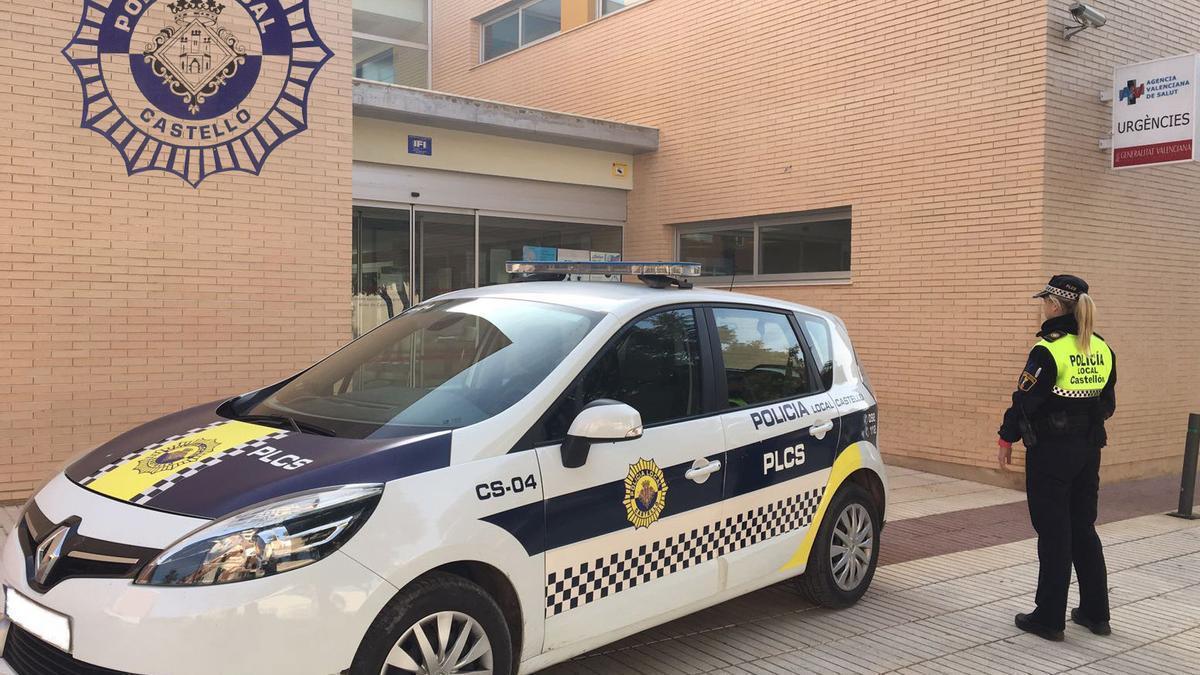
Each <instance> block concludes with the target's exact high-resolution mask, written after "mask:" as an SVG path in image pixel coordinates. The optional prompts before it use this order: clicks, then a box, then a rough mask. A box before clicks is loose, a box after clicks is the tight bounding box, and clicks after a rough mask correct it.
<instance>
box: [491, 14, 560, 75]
mask: <svg viewBox="0 0 1200 675" xmlns="http://www.w3.org/2000/svg"><path fill="white" fill-rule="evenodd" d="M539 2H542V0H524V1H523V2H519V3H517V4H515V5H513V6H512V8H511V9H509V10H508V11H505V12H504V13H502V14H497V15H495V16H489V17H487V19H486V20H481V19H479V18H476V19H475V22H476V23H477V24H479V63H488V62H489V61H495V60H496V59H499V58H503V57H505V56H508V55H509V54H513V53H515V52H519V51H521V50H522V49H525V48H526V47H532V46H533V45H536V44H538V43H540V42H545V41H546V40H549V39H551V38H555V37H558V36H559V35H562V34H563V30H562V23H561V18H560V23H559V27H558V30H556V31H554V32H553V33H551V34H549V35H546V36H543V37H540V38H538V39H536V40H531V41H529V42H525V8H526V7H532V6H533V5H536V4H538V3H539ZM513 14H516V15H517V46H516V48H515V49H510V50H509V51H506V52H504V53H503V54H497V55H495V56H492V57H490V58H489V57H488V56H487V27H488V26H491V25H492V24H495V23H499V22H501V21H503V20H505V19H507V18H508V17H510V16H512V15H513Z"/></svg>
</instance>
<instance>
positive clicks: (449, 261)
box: [416, 211, 475, 300]
mask: <svg viewBox="0 0 1200 675" xmlns="http://www.w3.org/2000/svg"><path fill="white" fill-rule="evenodd" d="M416 225H417V227H416V230H417V231H416V234H417V238H416V250H417V256H416V257H417V299H418V300H428V299H429V298H433V297H437V296H439V295H441V294H442V293H449V292H450V291H457V290H459V289H462V288H474V286H475V216H474V214H471V213H439V212H436V211H417V218H416Z"/></svg>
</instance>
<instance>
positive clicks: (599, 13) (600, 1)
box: [592, 0, 646, 21]
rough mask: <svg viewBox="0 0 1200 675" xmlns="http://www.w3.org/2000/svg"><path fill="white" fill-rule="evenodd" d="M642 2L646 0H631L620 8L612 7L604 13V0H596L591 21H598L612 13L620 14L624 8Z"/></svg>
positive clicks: (635, 5)
mask: <svg viewBox="0 0 1200 675" xmlns="http://www.w3.org/2000/svg"><path fill="white" fill-rule="evenodd" d="M643 2H646V0H633V2H630V3H628V4H626V5H625V6H624V7H622V8H621V9H614V10H613V11H611V12H609V13H608V14H605V13H604V0H596V18H595V19H592V21H598V20H600V19H603V18H604V17H606V16H613V15H614V14H620V13H621V12H624V11H625V10H627V9H629V8H630V7H637V6H638V5H640V4H642V3H643Z"/></svg>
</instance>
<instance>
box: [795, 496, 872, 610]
mask: <svg viewBox="0 0 1200 675" xmlns="http://www.w3.org/2000/svg"><path fill="white" fill-rule="evenodd" d="M864 519H865V522H864ZM879 527H880V522H879V508H878V507H877V506H876V504H875V503H874V502H873V501H872V500H871V495H869V494H868V493H867V491H866V490H864V489H862V488H861V487H860V486H858V485H856V484H854V483H849V482H848V483H845V484H844V485H843V486H842V488H841V489H840V490H838V491H837V494H835V495H834V496H833V501H832V502H830V504H829V509H828V510H827V511H826V512H825V517H824V518H822V520H821V526H820V528H818V529H817V535H816V540H815V541H814V542H813V548H812V552H811V553H810V554H809V557H808V567H807V568H806V569H805V572H804V574H803V575H801V576H800V578H799V579H797V584H798V585H799V587H800V592H801V593H802V594H803V595H804V596H805V597H806V598H807V599H808V600H810V601H812V602H813V603H814V604H817V605H820V606H821V607H828V608H831V609H841V608H844V607H849V606H850V605H853V604H854V603H856V602H858V599H859V598H861V597H862V596H863V594H864V593H866V592H867V587H869V586H870V585H871V579H872V578H874V576H875V564H876V562H877V561H878V560H879ZM868 536H869V539H867V537H868ZM864 544H865V545H864ZM866 545H869V547H870V548H869V550H866ZM839 548H840V549H841V550H840V551H839V550H838V549H839ZM864 558H865V559H866V560H865V561H864Z"/></svg>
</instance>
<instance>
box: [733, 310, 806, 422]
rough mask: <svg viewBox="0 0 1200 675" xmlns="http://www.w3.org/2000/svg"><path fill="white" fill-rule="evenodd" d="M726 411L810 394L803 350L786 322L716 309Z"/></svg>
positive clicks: (776, 317)
mask: <svg viewBox="0 0 1200 675" xmlns="http://www.w3.org/2000/svg"><path fill="white" fill-rule="evenodd" d="M713 316H714V317H715V318H716V325H717V335H718V337H719V338H720V341H721V356H722V357H723V358H724V361H725V379H726V382H727V383H728V387H729V405H730V406H731V407H741V406H747V405H757V404H759V403H766V402H768V401H775V400H778V399H782V398H789V397H793V396H800V395H803V394H807V393H809V392H811V391H812V390H813V387H812V383H811V382H810V381H809V380H810V378H809V376H808V366H807V365H806V363H805V361H804V350H803V349H801V347H800V340H799V339H797V337H796V331H794V330H793V329H792V324H791V322H790V321H788V318H787V316H785V315H783V314H776V313H774V312H762V311H758V310H753V309H729V308H714V309H713Z"/></svg>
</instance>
